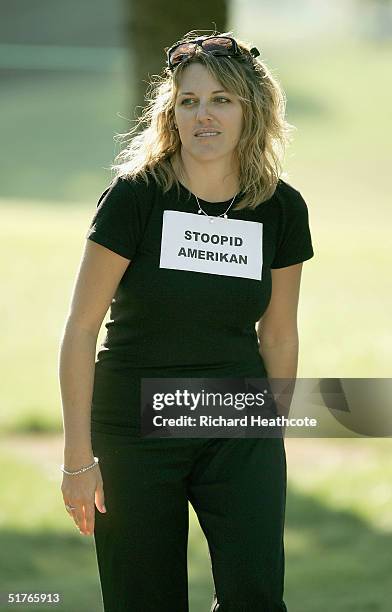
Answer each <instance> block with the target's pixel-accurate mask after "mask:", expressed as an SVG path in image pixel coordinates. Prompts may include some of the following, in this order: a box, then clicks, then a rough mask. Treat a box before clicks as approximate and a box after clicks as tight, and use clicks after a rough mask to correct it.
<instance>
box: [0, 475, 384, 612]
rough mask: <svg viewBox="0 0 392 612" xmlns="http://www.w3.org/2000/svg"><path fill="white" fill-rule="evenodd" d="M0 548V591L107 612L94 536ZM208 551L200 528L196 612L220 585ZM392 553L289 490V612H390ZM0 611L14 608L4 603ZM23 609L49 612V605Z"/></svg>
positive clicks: (9, 537) (204, 609) (378, 537)
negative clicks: (55, 596) (57, 597)
mask: <svg viewBox="0 0 392 612" xmlns="http://www.w3.org/2000/svg"><path fill="white" fill-rule="evenodd" d="M364 495H366V491H364ZM1 543H2V546H1V549H0V576H1V585H0V591H2V592H3V593H5V592H14V593H15V592H19V593H20V592H30V591H32V592H36V593H37V592H38V593H39V592H43V593H55V592H59V593H60V594H61V595H62V598H63V603H62V604H61V605H57V606H56V609H60V610H64V611H66V612H74V611H75V612H76V611H77V612H102V610H103V607H102V602H101V593H100V586H99V577H98V568H97V563H96V557H95V550H94V541H93V539H92V538H91V537H89V538H87V537H84V538H83V537H82V536H80V535H71V534H63V533H61V532H50V533H49V532H48V531H45V532H35V533H23V532H21V531H16V530H9V529H8V530H2V531H1ZM207 551H208V549H207V545H206V542H205V540H204V536H203V534H202V532H201V529H200V527H199V525H198V524H196V525H193V527H192V528H191V529H190V546H189V557H188V559H189V591H190V604H191V605H190V611H191V612H208V610H209V609H210V604H211V600H212V594H213V592H212V585H213V582H212V576H211V565H210V559H209V556H208V552H207ZM391 551H392V534H390V533H383V532H379V531H377V530H376V529H374V528H372V527H371V526H369V524H368V523H366V521H364V520H363V519H361V518H359V517H358V516H356V515H355V514H353V513H352V512H349V511H339V510H334V509H333V508H328V507H326V506H324V505H323V504H321V503H320V502H319V501H318V500H317V499H315V498H314V497H311V496H310V495H304V494H303V493H298V492H297V491H296V490H295V488H294V487H293V486H292V485H290V486H289V489H288V494H287V510H286V537H285V558H286V581H285V584H286V588H285V601H286V605H287V607H288V610H289V612H316V611H317V612H330V611H331V610H333V611H334V612H354V611H355V612H387V611H389V610H390V599H391V594H392V593H391V587H390V586H389V585H390V580H389V577H390V574H391V569H392V553H391ZM173 579H175V577H173ZM0 609H1V610H7V609H11V608H10V607H9V606H4V604H3V603H2V605H1V607H0ZM23 609H24V610H42V604H41V605H34V604H31V605H24V606H23ZM135 612H137V611H135ZM157 612H158V611H157ZM184 612H185V611H184ZM255 612H258V611H255ZM260 612H261V611H260Z"/></svg>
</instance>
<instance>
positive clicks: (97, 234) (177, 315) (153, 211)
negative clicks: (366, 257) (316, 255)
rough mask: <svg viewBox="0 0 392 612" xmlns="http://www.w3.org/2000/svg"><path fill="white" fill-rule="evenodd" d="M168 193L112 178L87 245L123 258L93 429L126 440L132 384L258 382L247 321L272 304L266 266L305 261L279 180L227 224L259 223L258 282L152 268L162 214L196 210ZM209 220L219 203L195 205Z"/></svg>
mask: <svg viewBox="0 0 392 612" xmlns="http://www.w3.org/2000/svg"><path fill="white" fill-rule="evenodd" d="M180 193H181V195H180V198H178V197H177V190H176V187H173V188H172V189H170V191H168V192H167V193H166V194H164V193H163V190H162V189H161V188H160V187H159V185H157V183H156V182H155V181H154V178H153V177H152V176H151V175H150V183H149V185H148V186H147V185H146V183H145V182H144V181H143V180H142V179H141V178H140V177H139V178H138V179H137V180H135V181H130V180H128V179H125V178H122V177H117V178H116V179H114V181H113V182H112V183H111V185H110V186H109V188H108V189H106V190H105V191H104V192H103V193H102V195H101V196H100V198H99V201H98V205H97V210H96V211H95V214H94V216H93V219H92V221H91V223H90V227H89V229H88V232H87V234H86V238H89V239H90V240H93V241H94V242H97V243H99V244H101V245H103V246H105V247H107V248H108V249H110V250H112V251H114V252H115V253H118V254H119V255H122V256H123V257H126V258H128V259H130V260H131V263H130V265H129V266H128V268H127V269H126V271H125V273H124V275H123V277H122V279H121V281H120V283H119V286H118V288H117V291H116V293H115V295H114V297H113V299H112V303H111V306H110V318H109V320H108V322H107V323H106V336H105V339H104V341H103V343H102V345H101V346H100V347H99V351H98V355H97V360H96V363H95V378H94V390H93V398H92V416H91V418H92V430H93V429H95V430H96V431H109V432H110V431H113V432H118V433H132V432H134V431H135V430H136V429H138V428H139V426H140V380H141V378H149V377H161V378H164V377H179V378H187V377H192V378H221V377H222V378H226V377H227V378H237V377H238V378H240V377H265V376H266V375H267V372H266V370H265V367H264V363H263V360H262V357H261V355H260V353H259V345H258V338H257V334H256V330H255V323H256V321H258V320H259V319H260V317H261V316H262V315H263V313H264V312H265V310H266V308H267V306H268V304H269V301H270V297H271V271H270V270H271V268H283V267H286V266H290V265H293V264H296V263H299V262H302V261H305V260H307V259H310V258H311V257H313V248H312V241H311V235H310V229H309V222H308V209H307V205H306V203H305V201H304V199H303V198H302V196H301V194H300V193H299V192H298V191H297V190H296V189H294V188H293V187H292V186H291V185H289V184H288V183H286V182H285V181H283V180H279V182H278V185H277V188H276V190H275V193H274V195H273V196H272V197H271V198H270V199H269V200H268V201H266V202H264V203H262V204H260V205H259V206H258V207H257V208H256V209H255V210H250V209H244V210H240V211H235V210H233V206H235V202H237V201H238V200H239V198H240V195H239V196H237V198H236V199H235V201H234V204H233V206H232V207H231V208H230V210H229V212H228V218H229V219H238V220H243V221H255V222H258V223H261V224H263V232H262V256H263V260H262V276H261V280H256V279H254V278H242V277H238V276H227V275H221V274H212V273H205V272H196V271H189V270H179V269H169V268H163V267H160V251H161V236H162V223H163V212H164V211H165V210H174V211H181V212H187V213H193V214H195V213H197V212H198V206H197V202H196V198H195V197H194V196H193V195H192V197H191V198H190V199H188V196H189V192H188V190H187V189H186V188H185V187H184V186H183V185H181V190H180ZM199 202H200V206H201V207H202V208H203V210H204V211H205V212H206V213H207V214H211V215H214V216H215V215H220V214H221V213H223V212H224V211H225V210H226V209H227V207H228V206H229V204H230V202H231V200H227V201H225V202H206V201H205V200H202V199H200V198H199Z"/></svg>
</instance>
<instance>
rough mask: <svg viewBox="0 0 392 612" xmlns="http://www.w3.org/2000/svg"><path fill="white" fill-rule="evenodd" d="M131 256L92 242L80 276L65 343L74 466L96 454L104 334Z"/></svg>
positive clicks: (62, 363) (62, 371)
mask: <svg viewBox="0 0 392 612" xmlns="http://www.w3.org/2000/svg"><path fill="white" fill-rule="evenodd" d="M128 265H129V260H128V259H126V258H124V257H122V256H121V255H118V254H117V253H114V252H113V251H110V250H109V249H107V248H106V247H104V246H102V245H100V244H97V243H95V242H93V241H91V240H87V241H86V245H85V251H84V254H83V257H82V261H81V264H80V268H79V271H78V274H77V277H76V282H75V287H74V291H73V295H72V299H71V306H70V311H69V315H68V318H67V321H66V324H65V329H64V334H63V337H62V341H61V347H60V359H59V378H60V389H61V398H62V405H63V422H64V442H65V445H64V464H65V466H66V467H67V469H69V470H71V471H72V470H73V468H75V469H76V468H78V467H80V465H81V464H84V463H86V461H87V462H90V463H91V461H90V459H92V458H93V454H92V449H91V437H90V417H91V399H92V391H93V384H94V365H95V349H96V343H97V337H98V333H99V330H100V327H101V324H102V321H103V319H104V317H105V314H106V312H107V310H108V308H109V305H110V303H111V300H112V297H113V295H114V293H115V291H116V288H117V286H118V284H119V282H120V280H121V277H122V276H123V274H124V272H125V270H126V268H127V266H128Z"/></svg>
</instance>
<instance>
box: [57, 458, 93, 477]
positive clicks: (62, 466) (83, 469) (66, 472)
mask: <svg viewBox="0 0 392 612" xmlns="http://www.w3.org/2000/svg"><path fill="white" fill-rule="evenodd" d="M98 462H99V459H98V457H94V463H92V464H91V465H87V466H86V467H82V468H80V470H76V471H75V472H69V471H68V470H66V469H65V467H64V463H62V464H61V465H60V470H61V471H62V472H64V474H68V475H69V476H76V474H82V473H83V472H87V470H91V468H93V467H95V466H96V465H98Z"/></svg>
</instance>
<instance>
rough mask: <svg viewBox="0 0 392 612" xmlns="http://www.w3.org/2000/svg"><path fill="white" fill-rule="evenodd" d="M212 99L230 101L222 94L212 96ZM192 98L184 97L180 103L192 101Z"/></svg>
mask: <svg viewBox="0 0 392 612" xmlns="http://www.w3.org/2000/svg"><path fill="white" fill-rule="evenodd" d="M214 100H224V101H225V102H230V100H228V99H227V98H224V97H223V96H217V97H216V98H214ZM192 101H193V98H185V99H184V100H183V101H182V102H181V104H185V103H186V102H192ZM186 106H188V105H186Z"/></svg>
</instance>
